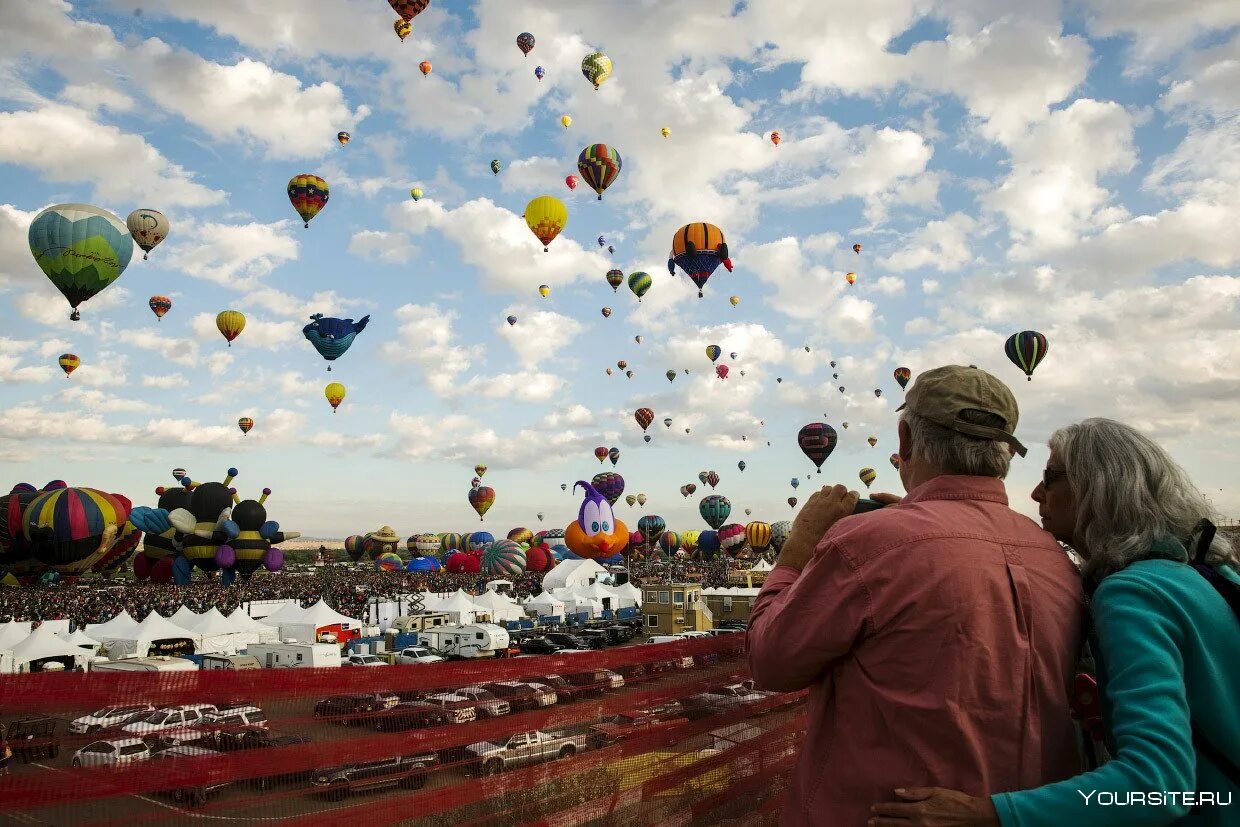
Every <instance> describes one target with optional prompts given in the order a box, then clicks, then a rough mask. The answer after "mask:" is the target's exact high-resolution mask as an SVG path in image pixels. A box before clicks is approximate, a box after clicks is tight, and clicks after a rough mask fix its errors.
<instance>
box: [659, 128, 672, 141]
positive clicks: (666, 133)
mask: <svg viewBox="0 0 1240 827" xmlns="http://www.w3.org/2000/svg"><path fill="white" fill-rule="evenodd" d="M659 132H661V133H662V134H663V137H664V138H670V137H671V136H672V130H670V129H668V128H667V127H666V126H665V127H663V128H662V129H660V130H659Z"/></svg>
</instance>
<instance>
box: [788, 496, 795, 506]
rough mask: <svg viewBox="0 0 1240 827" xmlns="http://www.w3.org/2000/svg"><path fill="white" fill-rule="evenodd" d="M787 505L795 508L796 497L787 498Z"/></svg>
mask: <svg viewBox="0 0 1240 827" xmlns="http://www.w3.org/2000/svg"><path fill="white" fill-rule="evenodd" d="M788 505H790V506H792V507H793V508H796V507H797V498H796V497H789V498H788Z"/></svg>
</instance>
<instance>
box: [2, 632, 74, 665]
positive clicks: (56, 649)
mask: <svg viewBox="0 0 1240 827" xmlns="http://www.w3.org/2000/svg"><path fill="white" fill-rule="evenodd" d="M90 657H91V653H90V652H88V651H86V650H85V649H79V648H78V647H76V646H74V645H73V644H71V643H69V642H68V641H66V640H65V639H64V638H62V637H60V636H59V635H57V634H56V632H54V631H53V630H52V627H51V626H40V627H39V628H37V629H35V630H34V631H33V632H31V633H30V634H29V635H28V636H27V637H26V639H25V640H23V641H22V642H21V643H19V644H17V645H16V646H14V647H13V669H14V671H17V672H39V671H41V670H42V668H43V666H44V664H47V663H49V662H53V661H54V662H57V663H60V664H62V665H63V666H64V667H65V668H66V669H85V668H86V662H87V661H88V660H89V659H90Z"/></svg>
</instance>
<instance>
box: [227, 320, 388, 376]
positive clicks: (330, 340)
mask: <svg viewBox="0 0 1240 827" xmlns="http://www.w3.org/2000/svg"><path fill="white" fill-rule="evenodd" d="M310 319H311V321H310V324H308V325H306V326H305V327H303V328H302V329H301V334H302V335H303V336H305V337H306V340H307V341H309V342H310V344H311V345H313V346H314V349H315V350H317V351H318V352H319V355H320V356H322V357H323V358H324V359H325V360H327V361H328V362H329V363H330V362H334V361H336V360H337V359H339V358H340V357H341V356H343V355H344V354H345V352H346V351H348V349H349V348H350V347H351V346H352V345H353V340H354V339H356V338H357V334H359V333H361V332H362V331H363V330H365V329H366V325H367V323H369V322H370V316H363V317H362V318H361V319H360V320H359V321H356V322H355V321H353V320H352V319H336V318H333V317H324V316H323V314H322V313H315V314H313V315H312V316H310ZM243 324H244V323H243ZM327 369H328V370H331V369H332V366H331V365H330V364H328V366H327Z"/></svg>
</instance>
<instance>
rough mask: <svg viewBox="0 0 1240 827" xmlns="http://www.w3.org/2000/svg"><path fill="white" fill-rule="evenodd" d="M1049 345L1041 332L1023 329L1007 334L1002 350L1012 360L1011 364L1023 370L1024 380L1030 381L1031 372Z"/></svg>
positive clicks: (1044, 355) (1043, 357)
mask: <svg viewBox="0 0 1240 827" xmlns="http://www.w3.org/2000/svg"><path fill="white" fill-rule="evenodd" d="M1049 347H1050V345H1049V344H1047V341H1046V337H1045V336H1043V335H1042V334H1041V333H1038V332H1037V331H1036V330H1024V331H1021V332H1020V333H1013V334H1012V335H1011V336H1009V337H1008V340H1007V343H1006V344H1004V346H1003V350H1004V352H1005V353H1007V358H1009V359H1011V360H1012V364H1014V365H1016V367H1018V368H1020V369H1021V370H1023V371H1024V372H1025V377H1026V380H1027V381H1029V382H1032V381H1033V372H1034V370H1036V369H1037V367H1038V365H1039V364H1041V362H1042V360H1043V359H1045V358H1046V351H1047V349H1048V348H1049Z"/></svg>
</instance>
